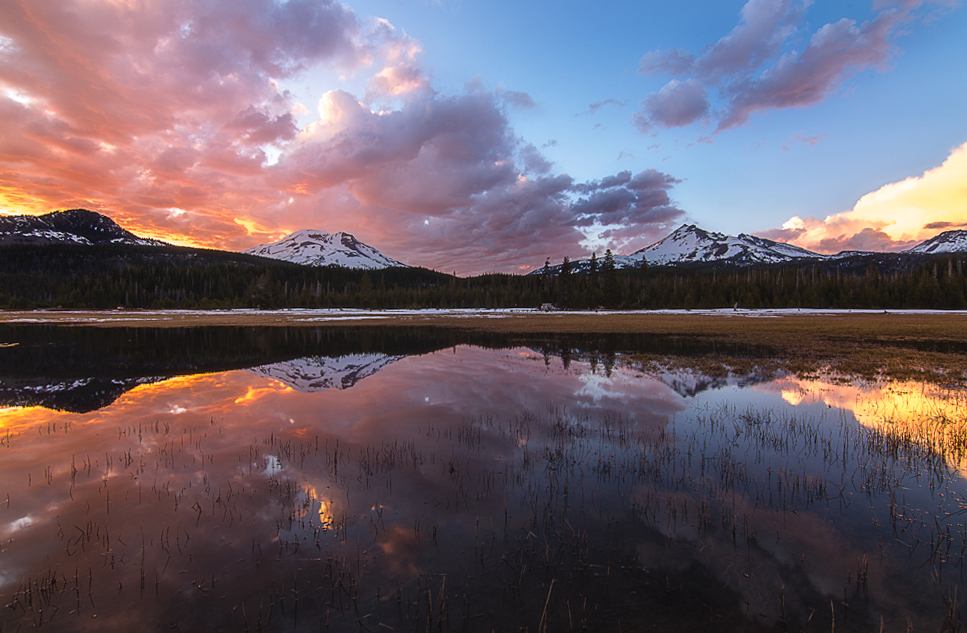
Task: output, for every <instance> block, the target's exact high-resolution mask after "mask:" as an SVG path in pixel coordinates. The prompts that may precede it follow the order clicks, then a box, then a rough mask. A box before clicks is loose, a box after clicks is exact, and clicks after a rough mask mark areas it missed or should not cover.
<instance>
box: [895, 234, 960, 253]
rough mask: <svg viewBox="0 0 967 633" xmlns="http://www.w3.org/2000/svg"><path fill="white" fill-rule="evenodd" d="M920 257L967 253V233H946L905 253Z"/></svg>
mask: <svg viewBox="0 0 967 633" xmlns="http://www.w3.org/2000/svg"><path fill="white" fill-rule="evenodd" d="M903 252H904V253H915V254H918V255H934V254H937V253H967V231H964V230H959V231H944V232H943V233H941V234H940V235H935V236H934V237H931V238H930V239H929V240H926V241H925V242H921V243H920V244H917V245H916V246H914V247H913V248H910V249H907V250H905V251H903Z"/></svg>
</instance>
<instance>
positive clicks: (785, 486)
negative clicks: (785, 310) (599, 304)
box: [0, 345, 967, 631]
mask: <svg viewBox="0 0 967 633" xmlns="http://www.w3.org/2000/svg"><path fill="white" fill-rule="evenodd" d="M347 358H348V360H347ZM285 362H286V363H287V364H285V365H278V364H276V365H270V366H260V368H258V369H256V370H251V371H250V370H242V369H239V370H232V371H224V372H218V373H210V374H199V375H190V376H181V377H175V378H170V379H167V380H163V381H161V382H157V383H153V384H143V385H139V386H136V387H134V388H133V389H130V390H129V391H127V392H125V393H123V394H121V395H120V396H119V397H117V399H116V400H114V401H113V403H111V404H110V405H108V406H105V407H103V408H100V409H97V410H95V411H90V412H87V413H70V412H62V411H53V410H50V409H45V408H40V407H30V408H7V409H4V410H2V411H0V440H2V445H0V456H2V461H0V540H2V545H0V595H2V599H3V604H4V605H6V606H7V607H8V608H6V609H5V610H4V611H3V615H2V616H0V622H2V624H3V626H4V627H10V628H16V627H17V626H21V627H24V628H26V627H29V626H36V625H38V624H39V623H45V624H51V625H52V627H54V626H56V630H68V631H69V630H91V629H94V628H96V629H97V630H118V631H120V630H129V629H130V627H131V626H134V625H135V623H137V624H138V625H140V626H142V627H143V626H144V623H150V625H151V627H153V628H152V630H159V631H160V630H168V629H169V628H170V627H172V626H181V627H182V628H183V629H184V630H204V629H209V630H245V629H246V628H248V629H249V630H255V629H256V628H261V629H262V630H319V629H320V628H323V627H324V626H325V625H326V624H327V623H328V624H329V625H330V626H331V627H332V628H333V630H359V628H360V625H361V624H362V625H364V626H365V627H366V628H368V629H370V630H375V629H376V628H385V627H392V628H393V629H394V630H425V629H426V628H427V626H431V627H432V628H434V630H490V629H491V628H497V629H507V628H514V629H516V628H517V627H519V626H529V627H530V628H531V629H533V630H536V629H538V628H541V626H542V624H544V625H548V626H547V628H548V630H581V628H582V627H585V628H587V629H589V630H614V626H616V624H617V622H619V621H620V622H622V623H623V624H622V626H623V627H627V628H626V630H636V629H643V628H647V627H654V626H657V627H660V628H663V629H664V630H695V629H696V628H697V627H701V628H704V629H705V630H739V629H748V630H759V629H760V628H761V629H763V630H765V629H772V628H776V629H777V630H778V628H781V627H783V626H786V625H787V624H788V625H789V626H793V625H795V627H796V628H797V629H798V628H801V627H802V626H803V624H805V623H807V622H811V623H812V625H813V626H816V628H817V630H824V629H828V628H829V627H830V626H831V625H832V624H833V620H834V618H835V620H836V625H837V626H842V627H845V628H847V629H850V630H880V629H879V627H880V624H881V620H882V622H883V623H884V626H885V628H886V630H894V629H896V630H906V626H907V623H908V621H909V622H912V623H914V624H915V625H916V628H915V630H921V628H927V627H932V628H933V629H934V630H936V629H938V628H939V627H940V626H941V625H942V624H943V622H944V618H945V617H946V614H947V612H946V610H945V608H944V598H945V597H946V596H949V595H950V592H952V590H953V588H954V587H955V586H958V585H959V584H960V583H961V582H962V578H961V575H962V573H963V556H964V548H965V540H964V538H965V537H964V535H965V534H967V531H965V529H964V525H963V508H964V507H967V506H965V505H964V504H963V500H964V498H963V495H964V493H965V490H964V488H965V486H964V481H963V477H962V475H961V472H962V462H961V461H960V460H961V457H960V455H961V454H960V453H958V452H956V450H954V444H953V443H952V440H950V439H949V438H952V437H954V436H953V434H952V433H953V432H952V430H950V429H952V427H951V425H947V427H948V430H947V431H945V432H944V433H946V435H943V434H942V433H941V434H939V435H938V433H937V432H933V433H932V434H925V432H920V431H917V432H903V433H901V432H898V431H896V429H898V428H901V427H902V428H913V427H916V428H921V427H923V428H926V422H925V420H927V418H929V419H931V420H936V419H938V418H945V419H949V420H954V419H959V420H961V421H962V420H963V417H964V415H963V414H964V410H965V408H964V400H963V398H962V396H958V395H957V394H958V393H959V392H957V391H956V390H950V389H942V388H934V387H926V386H923V385H914V384H912V383H910V384H893V385H886V384H884V385H873V386H870V385H860V384H833V383H829V382H823V381H821V380H818V379H811V380H803V379H797V378H792V377H784V378H780V379H778V380H774V381H769V382H762V381H761V380H755V381H749V380H744V379H741V378H739V379H733V380H724V381H719V382H717V383H715V385H714V387H715V388H707V387H708V384H707V383H708V379H706V378H705V377H702V376H700V375H689V374H688V372H685V371H682V370H676V371H675V372H668V373H659V374H643V373H641V372H640V371H637V370H636V369H634V368H633V367H629V366H624V365H623V364H622V363H621V362H620V359H619V362H617V363H614V364H613V365H612V364H611V363H610V362H609V363H608V364H607V366H606V365H605V364H603V363H597V362H594V363H592V362H590V361H589V360H587V359H582V358H574V359H573V360H569V361H568V362H567V363H564V362H563V361H562V359H561V358H559V357H554V356H550V357H548V356H545V355H543V354H541V353H538V352H535V351H533V350H532V349H529V348H523V347H519V348H510V349H500V350H491V349H483V348H479V347H472V346H465V345H457V346H454V347H452V348H447V349H443V350H438V351H435V352H431V353H425V354H422V355H419V356H400V355H379V354H370V355H369V356H367V357H363V356H361V355H357V356H354V357H352V358H349V357H343V358H342V359H340V357H331V358H322V357H316V358H315V359H313V357H307V358H305V359H302V360H301V361H299V362H291V361H285ZM565 365H566V367H565ZM320 368H328V369H329V370H332V369H333V368H336V370H337V375H338V376H340V378H339V379H337V380H329V379H327V378H326V376H328V374H326V373H325V372H324V371H322V370H320ZM374 368H375V369H374ZM317 370H318V371H317ZM340 372H341V373H340ZM349 375H352V376H355V378H354V379H352V380H349V381H346V380H343V377H345V376H349ZM306 378H307V380H303V379H306ZM749 384H751V385H752V386H748V385H749ZM702 385H705V386H704V387H702ZM958 416H959V417H958ZM904 425H905V426H904ZM918 425H919V426H918ZM904 433H905V435H904ZM901 436H902V437H903V438H906V440H905V441H904V442H898V441H895V440H896V438H897V437H901ZM940 437H947V438H948V440H941V439H938V438H940ZM891 438H892V440H891ZM918 438H920V439H922V440H923V441H922V443H920V444H918V443H917V441H918ZM958 469H961V471H959V470H958ZM958 595H963V592H961V593H960V594H958ZM831 603H832V608H831V607H830V604H831ZM682 605H690V606H689V607H688V608H685V609H683V608H682ZM95 623H96V626H95ZM380 625H384V626H383V627H381V626H380Z"/></svg>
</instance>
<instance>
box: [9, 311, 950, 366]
mask: <svg viewBox="0 0 967 633" xmlns="http://www.w3.org/2000/svg"><path fill="white" fill-rule="evenodd" d="M17 322H20V323H23V322H29V323H50V324H57V325H65V326H71V325H88V326H97V327H194V326H276V327H277V326H288V327H345V326H373V327H378V326H424V327H441V328H458V329H463V330H470V331H485V332H501V333H508V334H520V335H523V336H527V335H542V334H545V335H554V334H608V333H621V334H653V335H662V336H668V337H681V338H685V339H695V340H706V341H721V342H723V343H728V344H733V345H734V344H739V345H744V344H749V345H754V346H756V349H758V350H760V351H759V352H757V356H758V357H755V356H748V355H742V357H738V358H737V357H735V356H729V357H727V358H726V357H708V358H706V359H705V363H703V364H706V365H707V368H709V369H710V368H712V367H716V366H719V367H721V368H722V370H727V369H740V368H741V367H739V366H747V365H748V364H757V365H762V364H766V365H769V364H779V365H781V366H782V367H784V368H786V369H790V370H792V371H795V372H797V373H800V374H808V373H812V372H815V371H827V372H829V371H831V372H833V373H838V374H842V375H844V376H863V377H868V378H872V377H876V376H889V377H893V378H914V377H922V378H927V379H930V380H940V381H944V382H950V383H955V384H961V383H963V382H964V380H965V377H967V314H965V313H942V312H934V313H926V314H908V313H890V312H883V313H850V312H844V313H832V314H811V313H802V314H800V313H784V314H783V315H782V316H776V315H767V314H764V313H755V312H740V313H717V314H710V313H701V312H693V313H688V312H686V313H675V314H660V313H650V312H640V313H609V312H600V313H567V312H559V313H539V312H519V313H516V312H515V313H506V312H497V313H488V312H486V311H481V312H479V313H470V314H468V313H462V314H437V313H432V312H430V313H404V314H397V313H392V312H387V313H381V312H378V311H372V312H367V313H365V314H361V313H359V312H353V311H346V312H338V311H335V312H327V313H312V312H298V311H296V312H287V311H279V312H274V311H266V312H231V311H225V312H177V311H173V312H164V311H145V312H140V311H103V312H94V311H92V312H59V311H38V312H0V323H17ZM763 349H767V350H768V351H767V353H765V354H762V352H761V350H763ZM639 360H640V361H642V362H667V360H668V359H655V358H649V357H640V358H639ZM692 361H693V362H694V359H692ZM746 368H747V367H746Z"/></svg>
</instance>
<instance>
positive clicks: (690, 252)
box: [628, 224, 825, 266]
mask: <svg viewBox="0 0 967 633" xmlns="http://www.w3.org/2000/svg"><path fill="white" fill-rule="evenodd" d="M628 257H629V258H630V259H631V260H633V261H634V262H640V261H641V259H642V258H645V259H647V260H648V263H649V264H654V265H657V266H662V265H666V264H684V263H688V262H728V263H731V264H736V265H748V264H775V263H779V262H788V261H793V260H798V259H824V258H825V256H824V255H820V254H819V253H813V252H812V251H807V250H806V249H804V248H799V247H798V246H793V245H791V244H783V243H782V242H774V241H772V240H767V239H765V238H762V237H755V236H754V235H746V234H745V233H740V234H739V236H738V237H733V236H731V235H726V234H725V233H714V232H711V231H705V230H703V229H700V228H698V227H697V226H695V225H694V224H684V225H682V226H680V227H679V228H678V229H676V230H675V231H674V232H673V233H672V234H671V235H669V236H668V237H666V238H664V239H662V240H659V241H658V242H655V243H654V244H652V245H651V246H646V247H645V248H643V249H641V250H639V251H636V252H634V253H632V254H631V255H629V256H628Z"/></svg>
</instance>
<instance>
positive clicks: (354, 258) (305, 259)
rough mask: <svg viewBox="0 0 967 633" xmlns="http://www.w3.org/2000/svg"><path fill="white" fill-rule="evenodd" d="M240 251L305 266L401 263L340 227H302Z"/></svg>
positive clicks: (387, 265) (370, 267)
mask: <svg viewBox="0 0 967 633" xmlns="http://www.w3.org/2000/svg"><path fill="white" fill-rule="evenodd" d="M243 252H244V253H246V254H248V255H258V256H260V257H271V258H272V259H280V260H283V261H287V262H292V263H294V264H303V265H305V266H342V267H344V268H358V269H365V270H378V269H381V268H391V267H394V266H405V264H401V263H400V262H398V261H396V260H395V259H391V258H389V257H387V256H386V255H383V254H382V253H380V252H379V251H378V250H376V249H375V248H373V247H372V246H368V245H366V244H363V243H362V242H360V241H359V240H357V239H356V238H355V237H353V236H352V235H350V234H349V233H343V232H341V231H340V232H338V233H326V232H325V231H319V230H316V229H302V230H301V231H296V232H295V233H293V234H292V235H289V236H288V237H284V238H282V239H281V240H279V241H278V242H272V243H271V244H263V245H261V246H256V247H255V248H250V249H249V250H247V251H243Z"/></svg>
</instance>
